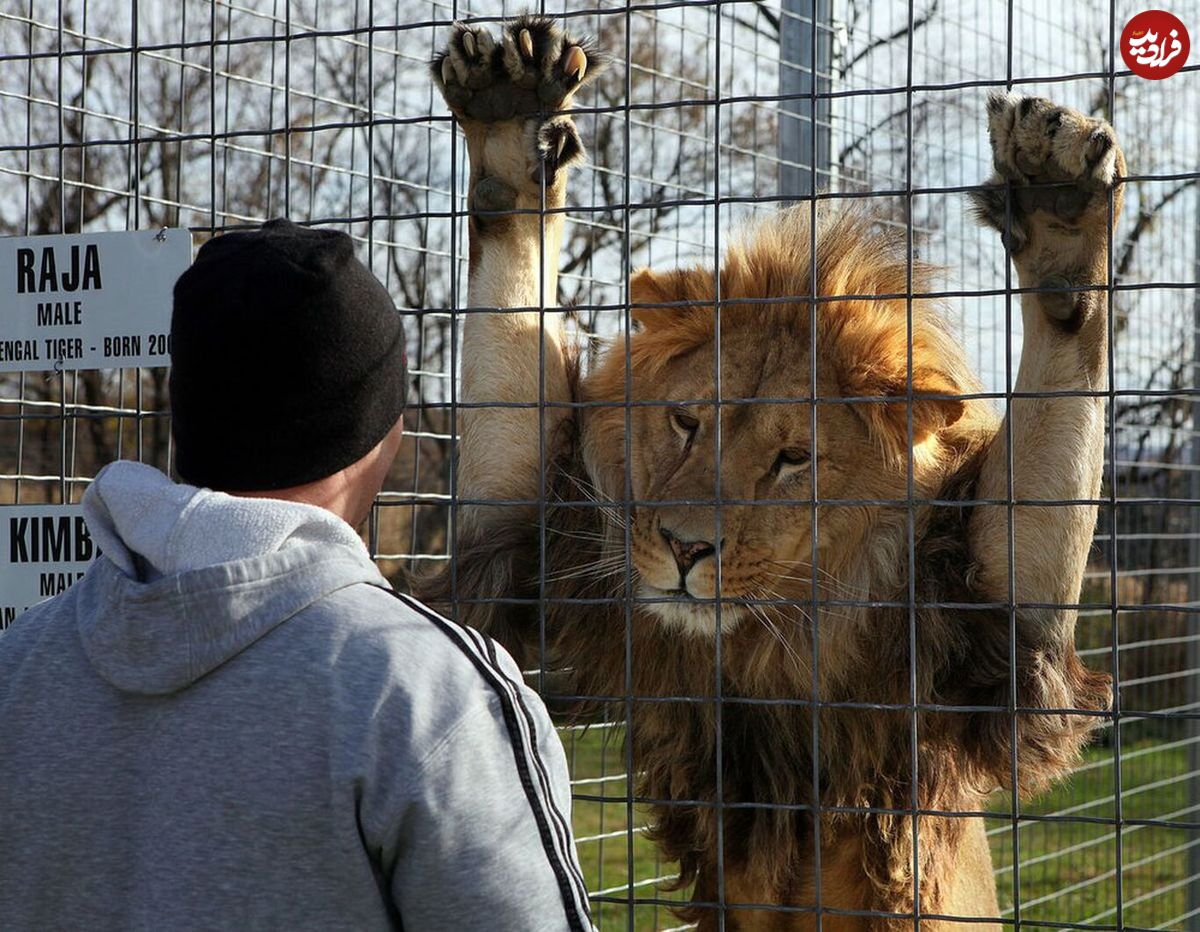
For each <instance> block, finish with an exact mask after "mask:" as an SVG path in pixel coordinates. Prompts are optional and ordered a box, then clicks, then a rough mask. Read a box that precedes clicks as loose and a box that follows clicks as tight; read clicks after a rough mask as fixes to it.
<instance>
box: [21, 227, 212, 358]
mask: <svg viewBox="0 0 1200 932" xmlns="http://www.w3.org/2000/svg"><path fill="white" fill-rule="evenodd" d="M191 261H192V236H191V233H189V232H188V231H187V230H161V231H159V232H157V233H156V232H154V231H153V230H133V231H130V232H127V233H80V234H64V235H61V236H22V237H3V238H0V372H29V371H40V370H50V369H55V368H59V369H115V368H119V367H122V366H166V365H169V363H170V359H169V356H168V354H169V353H170V349H171V348H170V345H169V344H170V340H169V337H168V335H169V333H170V329H171V291H172V288H173V287H174V285H175V279H177V278H178V277H179V276H180V274H182V272H183V271H184V269H186V268H187V267H188V266H189V265H190V264H191Z"/></svg>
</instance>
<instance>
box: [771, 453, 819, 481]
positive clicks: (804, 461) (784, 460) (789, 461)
mask: <svg viewBox="0 0 1200 932" xmlns="http://www.w3.org/2000/svg"><path fill="white" fill-rule="evenodd" d="M811 459H812V454H811V453H809V452H808V450H806V449H804V448H803V447H787V448H786V449H783V450H780V451H779V456H777V457H776V458H775V473H776V474H777V475H778V474H779V473H781V472H783V471H784V470H785V469H787V468H788V467H795V466H807V465H808V463H809V461H810V460H811Z"/></svg>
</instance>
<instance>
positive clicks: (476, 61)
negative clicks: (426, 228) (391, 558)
mask: <svg viewBox="0 0 1200 932" xmlns="http://www.w3.org/2000/svg"><path fill="white" fill-rule="evenodd" d="M588 49H590V46H588V45H587V44H586V43H584V44H580V43H578V42H576V41H575V40H572V39H570V38H569V37H567V36H566V35H564V34H563V33H562V32H561V31H560V30H559V29H558V28H557V27H556V26H555V25H554V24H553V23H552V22H551V21H550V20H547V19H544V18H541V17H520V18H518V19H515V20H512V21H510V22H508V23H506V24H505V25H504V27H503V28H502V31H501V34H500V37H499V39H498V40H497V38H496V37H494V36H493V35H492V34H491V33H489V32H488V31H486V30H484V29H480V28H477V27H474V26H471V25H467V24H462V23H460V24H457V25H456V26H455V27H454V31H453V33H452V35H451V39H450V42H449V44H448V46H447V48H446V51H445V52H444V53H443V54H442V55H441V56H439V57H438V59H437V60H436V61H435V62H434V65H433V77H434V81H435V82H436V83H437V85H438V86H439V88H440V89H441V91H442V93H443V95H444V96H445V98H446V101H447V103H448V104H449V105H450V107H451V109H452V110H453V111H454V113H455V115H456V116H457V117H458V119H459V123H460V125H461V127H462V130H463V133H464V135H465V137H466V141H467V152H468V156H469V158H470V189H469V191H468V208H469V215H470V216H469V237H470V262H469V273H468V304H469V305H470V309H469V311H468V312H467V314H466V320H465V323H464V326H463V367H462V393H461V396H460V400H461V402H462V403H463V407H462V408H461V409H460V412H459V424H458V426H459V432H460V444H459V459H458V473H457V479H458V493H459V497H460V498H462V499H466V500H467V504H465V505H464V507H463V508H462V509H461V510H460V513H459V520H460V525H459V526H460V530H462V531H465V532H467V533H472V534H475V535H478V534H479V533H485V532H486V529H487V528H489V527H511V526H514V525H521V526H525V525H528V524H530V523H531V518H533V517H535V516H536V515H535V513H534V507H533V506H532V505H531V504H529V503H530V502H532V501H533V500H534V499H536V498H537V496H538V493H539V489H540V488H541V482H540V478H541V475H542V469H543V467H544V465H545V464H546V463H548V462H550V461H551V460H553V458H554V455H555V443H556V440H557V438H559V437H560V436H561V431H560V430H559V426H560V425H561V423H562V422H563V420H565V419H566V418H568V417H569V416H570V411H569V409H567V408H563V407H553V406H551V407H546V406H545V404H546V403H547V402H549V403H551V405H553V403H555V402H567V401H570V400H571V397H572V392H571V385H570V380H569V378H568V366H567V354H566V352H565V348H564V339H563V334H562V324H561V321H560V319H559V316H560V315H558V314H557V313H553V312H548V311H547V310H546V309H547V308H553V307H554V306H555V305H556V303H557V288H558V261H559V249H560V247H561V244H562V237H563V225H564V217H563V213H562V208H563V206H564V204H565V203H566V185H567V171H568V168H569V166H570V165H571V164H572V163H573V162H575V161H578V160H579V159H581V158H582V156H583V146H582V145H581V144H580V141H579V136H578V134H577V133H576V131H575V127H574V124H573V123H572V121H571V118H570V115H569V114H568V113H567V112H566V111H567V110H568V109H569V107H570V104H571V99H572V96H573V95H574V93H575V91H577V90H578V89H579V87H580V86H582V84H583V83H584V81H585V80H586V79H588V78H589V74H588V72H589V54H588V51H587V50H588ZM594 57H595V56H594V54H593V58H594ZM597 70H598V69H597V67H596V62H592V67H591V71H592V74H593V75H594V73H595V72H596V71H597ZM480 500H488V501H496V502H500V503H503V502H508V503H510V504H509V505H507V506H503V505H498V506H487V505H481V504H471V502H473V501H474V502H478V501H480ZM521 503H525V504H521Z"/></svg>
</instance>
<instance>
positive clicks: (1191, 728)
mask: <svg viewBox="0 0 1200 932" xmlns="http://www.w3.org/2000/svg"><path fill="white" fill-rule="evenodd" d="M1195 224H1196V254H1195V256H1194V257H1193V260H1192V269H1193V271H1194V274H1195V279H1196V294H1195V297H1194V299H1193V301H1192V327H1193V329H1194V332H1193V334H1192V339H1193V341H1194V342H1193V349H1192V360H1191V362H1192V386H1195V385H1196V384H1198V383H1200V187H1197V189H1196V219H1195ZM1188 452H1189V456H1188V465H1189V466H1190V467H1191V470H1190V472H1189V475H1188V486H1187V487H1188V497H1189V498H1190V499H1192V502H1193V503H1200V398H1198V397H1196V396H1193V398H1192V436H1191V442H1190V444H1189V450H1188ZM1188 510H1189V512H1190V515H1189V521H1188V530H1189V531H1190V532H1191V533H1190V539H1189V541H1188V556H1189V560H1188V567H1189V569H1190V571H1189V573H1188V611H1189V621H1190V622H1191V623H1190V624H1189V625H1188V626H1187V629H1186V630H1187V632H1188V634H1189V638H1188V641H1187V654H1188V663H1187V668H1188V670H1190V671H1191V675H1190V676H1189V677H1188V683H1189V684H1190V688H1189V689H1188V705H1187V713H1188V714H1190V715H1195V714H1196V713H1197V712H1200V640H1197V631H1196V621H1197V615H1196V609H1197V606H1200V572H1197V571H1196V567H1198V566H1200V504H1192V505H1191V506H1190V507H1189V508H1188ZM1188 722H1189V725H1188V728H1187V730H1186V733H1187V735H1188V737H1189V738H1190V739H1191V740H1190V741H1189V742H1188V771H1189V772H1190V778H1189V779H1188V806H1189V807H1190V808H1189V810H1188V820H1189V821H1195V818H1196V811H1197V809H1200V719H1197V718H1191V719H1189V720H1188ZM1189 841H1191V842H1193V844H1192V845H1191V847H1189V848H1188V902H1187V906H1188V917H1189V918H1188V920H1187V928H1189V929H1197V928H1200V844H1197V843H1196V842H1197V839H1195V838H1191V839H1189Z"/></svg>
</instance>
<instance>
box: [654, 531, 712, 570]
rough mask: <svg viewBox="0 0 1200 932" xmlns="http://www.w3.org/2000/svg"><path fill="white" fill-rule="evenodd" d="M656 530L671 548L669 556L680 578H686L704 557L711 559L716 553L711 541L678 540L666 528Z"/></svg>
mask: <svg viewBox="0 0 1200 932" xmlns="http://www.w3.org/2000/svg"><path fill="white" fill-rule="evenodd" d="M658 530H659V533H660V534H662V536H663V539H664V540H665V541H666V542H667V546H669V547H670V548H671V554H672V555H673V556H674V557H675V565H676V566H678V567H679V575H680V578H682V577H684V576H687V574H688V572H689V571H690V570H691V568H692V567H693V566H695V565H696V564H697V563H699V562H700V561H701V560H703V559H704V558H705V557H711V556H712V555H713V554H714V553H716V552H717V548H716V547H715V546H714V545H713V543H712V541H708V540H680V539H679V538H678V537H676V536H675V535H674V534H672V533H671V532H670V531H668V530H667V529H666V528H659V529H658Z"/></svg>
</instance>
